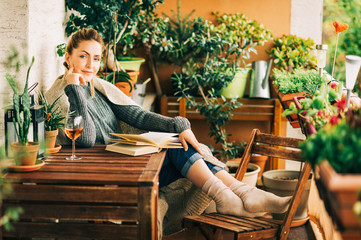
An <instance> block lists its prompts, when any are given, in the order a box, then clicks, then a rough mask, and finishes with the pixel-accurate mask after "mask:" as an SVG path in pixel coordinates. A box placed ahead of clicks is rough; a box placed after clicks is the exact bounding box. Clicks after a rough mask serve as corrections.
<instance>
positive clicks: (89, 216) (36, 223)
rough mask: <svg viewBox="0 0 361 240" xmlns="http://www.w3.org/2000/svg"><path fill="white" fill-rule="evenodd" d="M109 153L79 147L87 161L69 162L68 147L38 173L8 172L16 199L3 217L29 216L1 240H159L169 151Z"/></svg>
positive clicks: (9, 198) (10, 198) (5, 201)
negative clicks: (14, 211)
mask: <svg viewBox="0 0 361 240" xmlns="http://www.w3.org/2000/svg"><path fill="white" fill-rule="evenodd" d="M104 149H105V146H95V147H93V148H87V149H85V148H83V149H81V148H77V150H76V153H77V155H79V156H82V159H81V160H75V161H69V160H65V157H66V156H69V155H70V154H71V149H70V148H63V149H62V150H61V151H60V152H59V153H56V154H54V155H51V156H50V157H49V158H48V159H47V160H46V161H45V162H46V164H45V165H44V166H43V167H42V168H41V169H40V170H38V171H35V172H28V173H15V172H13V173H7V174H6V175H5V176H4V179H5V182H6V184H10V185H11V186H12V188H13V194H12V195H11V196H7V197H6V198H4V199H3V200H2V205H1V212H2V214H3V213H4V211H5V210H6V209H7V208H8V207H12V206H20V207H21V208H22V209H23V211H24V213H22V214H21V215H20V220H19V221H18V222H15V223H13V226H14V227H15V231H11V232H7V231H5V230H4V228H2V230H1V238H35V237H36V238H81V239H84V238H89V239H157V234H158V232H157V231H158V229H157V213H158V211H157V207H158V174H159V171H160V168H161V166H162V163H163V159H164V156H165V151H163V152H161V153H157V154H152V155H144V156H139V157H129V156H125V155H122V154H117V153H112V152H108V151H105V150H104ZM113 221H118V222H119V223H121V224H115V223H113Z"/></svg>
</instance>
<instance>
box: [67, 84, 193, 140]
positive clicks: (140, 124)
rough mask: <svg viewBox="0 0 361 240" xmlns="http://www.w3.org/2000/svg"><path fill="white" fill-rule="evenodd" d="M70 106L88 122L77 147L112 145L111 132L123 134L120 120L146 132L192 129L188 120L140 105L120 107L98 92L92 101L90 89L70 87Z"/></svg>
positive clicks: (179, 131) (71, 85)
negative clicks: (164, 114) (162, 113)
mask: <svg viewBox="0 0 361 240" xmlns="http://www.w3.org/2000/svg"><path fill="white" fill-rule="evenodd" d="M64 91H65V94H66V95H67V97H68V101H69V104H70V109H69V110H70V111H77V112H78V113H79V114H80V115H81V116H83V120H84V129H83V133H82V135H81V136H80V137H79V138H78V139H77V140H76V144H77V145H79V146H82V147H92V146H93V145H94V144H104V143H105V144H108V142H107V140H108V139H109V138H111V135H110V134H109V133H111V132H120V131H121V129H120V128H119V126H118V121H117V120H120V121H122V122H125V123H127V124H130V125H132V126H133V127H136V128H138V129H142V130H145V131H160V132H175V133H181V132H182V131H184V130H186V129H188V128H190V123H189V121H188V120H187V119H186V118H183V117H175V118H170V117H166V116H163V115H160V114H156V113H153V112H150V111H146V110H143V109H142V108H141V107H140V106H138V105H117V104H114V103H112V102H110V101H109V100H108V99H107V98H106V97H105V96H104V95H103V94H102V93H100V92H99V91H98V90H95V95H94V97H93V98H92V97H91V94H90V87H88V86H80V85H75V84H69V85H68V86H66V87H65V89H64Z"/></svg>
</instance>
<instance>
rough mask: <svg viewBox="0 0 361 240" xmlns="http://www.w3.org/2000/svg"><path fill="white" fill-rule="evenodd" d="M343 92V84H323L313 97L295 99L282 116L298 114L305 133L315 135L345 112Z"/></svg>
mask: <svg viewBox="0 0 361 240" xmlns="http://www.w3.org/2000/svg"><path fill="white" fill-rule="evenodd" d="M341 91H342V84H339V85H337V84H335V83H332V84H330V85H329V84H327V83H323V84H322V85H321V87H320V89H319V90H318V91H316V92H315V93H314V94H313V95H308V96H306V97H303V96H302V97H295V98H294V103H291V104H290V106H289V108H288V109H286V110H285V111H284V112H283V113H282V116H289V115H292V114H297V116H298V118H299V122H300V126H301V129H302V131H303V133H304V134H305V135H306V136H308V135H310V134H313V133H314V132H316V131H317V130H319V129H321V128H322V127H323V126H324V125H325V124H327V123H328V122H330V121H332V120H331V119H332V118H335V117H337V116H338V114H342V113H343V112H344V109H345V106H346V101H345V99H341V98H340V96H341Z"/></svg>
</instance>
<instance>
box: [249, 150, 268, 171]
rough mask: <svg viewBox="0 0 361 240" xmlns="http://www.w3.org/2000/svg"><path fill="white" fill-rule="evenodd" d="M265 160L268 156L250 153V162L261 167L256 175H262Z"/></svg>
mask: <svg viewBox="0 0 361 240" xmlns="http://www.w3.org/2000/svg"><path fill="white" fill-rule="evenodd" d="M267 160H268V156H261V155H255V154H253V155H252V157H251V163H254V164H256V165H258V166H259V167H260V169H261V170H260V171H259V173H258V177H261V176H262V173H263V171H264V166H265V165H266V162H267Z"/></svg>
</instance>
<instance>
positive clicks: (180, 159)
mask: <svg viewBox="0 0 361 240" xmlns="http://www.w3.org/2000/svg"><path fill="white" fill-rule="evenodd" d="M198 160H201V161H204V160H203V157H202V155H201V154H200V153H198V152H197V150H195V148H194V147H193V146H190V145H188V151H184V149H183V148H170V149H168V150H167V153H166V155H165V158H164V162H163V165H162V168H161V170H160V174H159V187H163V186H166V185H168V184H170V183H172V182H174V181H176V180H178V179H179V178H184V177H187V174H188V171H189V169H190V168H191V166H192V165H193V164H194V163H195V162H196V161H198ZM205 163H206V165H207V166H208V168H209V169H210V170H211V172H212V173H213V174H215V173H217V172H218V171H220V170H223V168H221V167H219V166H216V165H214V164H212V163H209V162H207V161H205Z"/></svg>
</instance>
